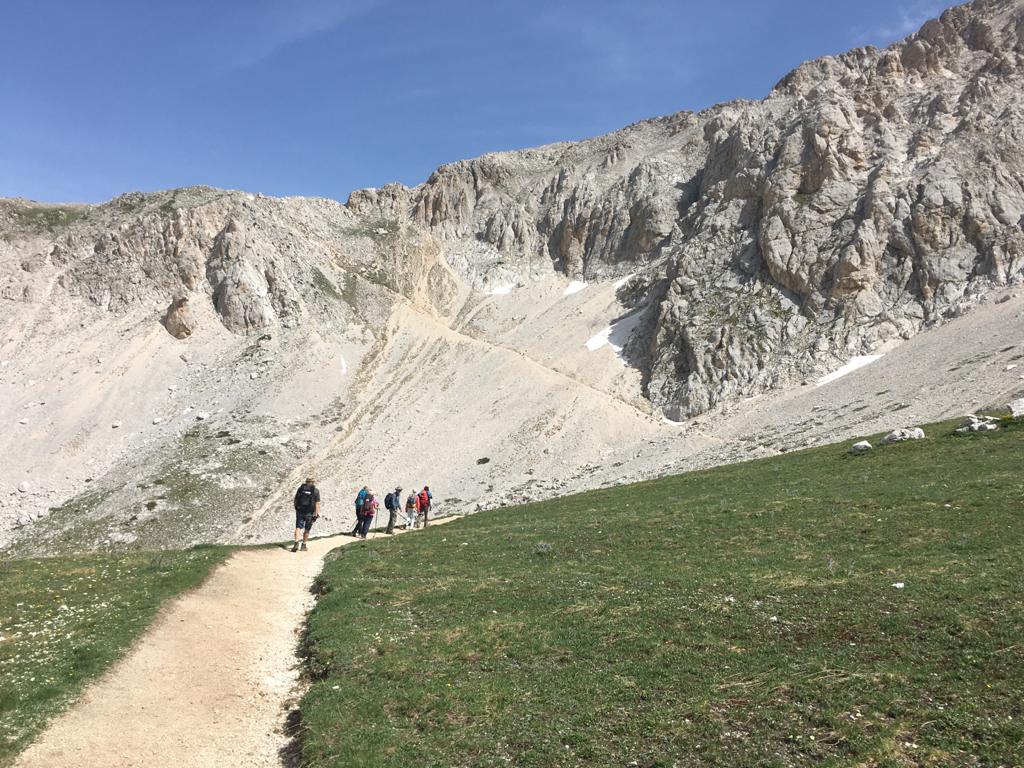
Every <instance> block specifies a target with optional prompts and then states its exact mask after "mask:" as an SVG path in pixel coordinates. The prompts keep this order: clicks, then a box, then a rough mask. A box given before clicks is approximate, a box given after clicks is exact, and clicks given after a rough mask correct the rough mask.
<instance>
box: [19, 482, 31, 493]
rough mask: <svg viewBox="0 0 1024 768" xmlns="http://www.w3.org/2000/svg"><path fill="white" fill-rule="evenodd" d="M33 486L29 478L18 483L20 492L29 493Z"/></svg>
mask: <svg viewBox="0 0 1024 768" xmlns="http://www.w3.org/2000/svg"><path fill="white" fill-rule="evenodd" d="M31 487H32V486H30V485H29V484H28V481H27V480H22V481H21V482H20V483H18V493H28V492H29V489H30V488H31Z"/></svg>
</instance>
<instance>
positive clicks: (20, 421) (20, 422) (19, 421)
mask: <svg viewBox="0 0 1024 768" xmlns="http://www.w3.org/2000/svg"><path fill="white" fill-rule="evenodd" d="M18 423H19V424H28V419H19V420H18Z"/></svg>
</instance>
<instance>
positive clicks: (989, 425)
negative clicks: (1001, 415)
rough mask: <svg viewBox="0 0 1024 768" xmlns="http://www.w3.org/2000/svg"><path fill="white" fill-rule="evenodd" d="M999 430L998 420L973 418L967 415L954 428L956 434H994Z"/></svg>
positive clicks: (971, 415)
mask: <svg viewBox="0 0 1024 768" xmlns="http://www.w3.org/2000/svg"><path fill="white" fill-rule="evenodd" d="M997 429H999V419H997V418H995V417H993V416H975V415H974V414H973V413H972V414H969V415H968V416H967V418H966V419H964V420H963V422H962V423H961V424H960V426H959V427H957V428H956V430H955V431H957V432H994V431H995V430H997Z"/></svg>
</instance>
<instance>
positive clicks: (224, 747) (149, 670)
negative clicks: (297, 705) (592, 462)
mask: <svg viewBox="0 0 1024 768" xmlns="http://www.w3.org/2000/svg"><path fill="white" fill-rule="evenodd" d="M450 519H452V518H446V519H442V520H438V521H436V522H438V523H441V522H447V521H448V520H450ZM371 535H382V534H371ZM353 541H354V539H350V538H348V537H340V538H331V539H320V540H314V541H312V542H311V543H310V550H309V551H308V552H304V553H303V552H299V553H296V554H292V552H291V551H289V550H284V549H278V548H274V549H258V550H245V551H241V552H238V553H237V554H235V555H233V556H232V557H231V558H230V559H229V560H228V561H227V562H226V563H225V564H224V565H222V566H221V567H220V568H218V569H217V570H216V571H215V572H214V573H213V574H212V575H211V577H210V578H209V579H208V580H207V581H206V582H205V583H204V584H203V585H202V586H201V587H199V588H198V589H196V590H193V591H192V592H189V593H188V594H186V595H184V596H183V597H181V598H179V599H177V600H176V601H174V602H173V603H171V604H170V605H169V606H167V607H166V608H165V609H164V610H163V611H162V613H161V615H160V617H159V618H158V619H157V621H156V622H155V623H154V625H153V626H152V627H151V628H150V629H149V630H148V631H147V632H146V634H145V635H144V636H143V638H142V639H141V640H140V641H139V643H138V644H137V645H136V647H135V648H134V649H133V650H132V651H131V652H130V653H129V654H128V656H127V657H125V658H124V659H123V660H122V661H121V662H119V663H118V664H117V665H115V667H114V668H113V669H112V670H111V671H110V672H109V673H108V674H107V675H105V676H104V677H103V678H101V679H100V680H98V681H97V682H95V683H94V684H93V685H91V686H90V687H89V688H88V689H87V690H86V692H85V693H84V695H83V696H82V698H81V699H80V700H79V701H78V703H77V704H75V705H74V706H73V707H72V708H71V709H70V710H68V711H67V712H66V713H65V714H64V715H62V716H61V717H59V718H58V719H57V720H55V721H54V722H53V723H51V725H50V726H49V728H47V729H46V730H45V731H44V732H43V734H42V735H41V736H40V737H39V738H38V739H37V741H36V742H35V743H34V744H33V745H32V746H31V747H29V748H28V749H27V750H26V751H25V752H24V753H23V754H22V755H21V756H20V758H19V760H18V762H17V763H16V765H17V766H19V767H22V768H28V766H39V767H40V768H44V767H45V768H57V767H58V766H68V767H69V768H70V767H71V766H74V767H75V768H92V767H93V766H95V767H96V768H100V767H101V766H102V768H116V767H120V766H146V767H147V768H151V767H152V766H175V768H184V767H185V766H202V767H203V768H206V766H279V765H281V763H282V757H281V750H282V749H284V748H285V747H286V746H287V743H288V737H287V736H286V735H285V733H284V723H285V718H286V715H287V711H286V710H287V707H288V704H289V702H290V701H292V700H293V699H294V698H295V696H296V694H297V686H298V683H299V667H298V660H297V658H296V655H295V651H296V643H297V640H298V632H299V629H300V627H301V625H302V621H303V619H304V617H305V614H306V612H307V611H308V610H309V608H310V607H311V605H312V603H313V596H312V595H311V594H310V586H311V585H312V583H313V579H314V578H315V577H316V575H317V574H318V573H319V572H320V569H321V567H322V565H323V560H324V555H326V554H327V553H328V552H329V551H330V550H332V549H334V548H335V547H338V546H343V545H345V544H349V543H352V542H353Z"/></svg>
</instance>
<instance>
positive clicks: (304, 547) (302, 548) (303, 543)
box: [299, 542, 306, 552]
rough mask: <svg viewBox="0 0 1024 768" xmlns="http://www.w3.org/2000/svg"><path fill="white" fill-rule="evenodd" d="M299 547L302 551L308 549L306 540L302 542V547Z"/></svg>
mask: <svg viewBox="0 0 1024 768" xmlns="http://www.w3.org/2000/svg"><path fill="white" fill-rule="evenodd" d="M299 549H300V550H301V551H303V552H305V551H306V542H302V546H301V547H299Z"/></svg>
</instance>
